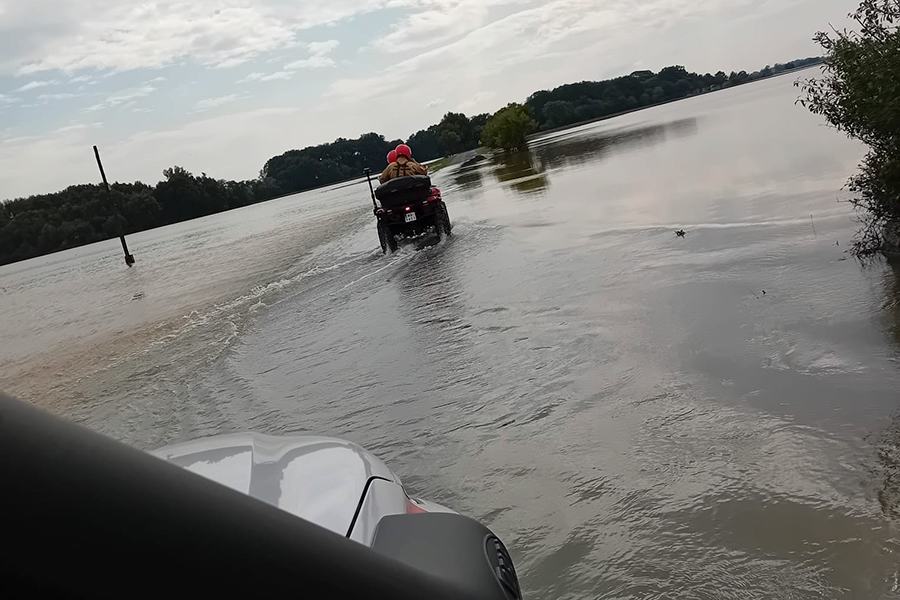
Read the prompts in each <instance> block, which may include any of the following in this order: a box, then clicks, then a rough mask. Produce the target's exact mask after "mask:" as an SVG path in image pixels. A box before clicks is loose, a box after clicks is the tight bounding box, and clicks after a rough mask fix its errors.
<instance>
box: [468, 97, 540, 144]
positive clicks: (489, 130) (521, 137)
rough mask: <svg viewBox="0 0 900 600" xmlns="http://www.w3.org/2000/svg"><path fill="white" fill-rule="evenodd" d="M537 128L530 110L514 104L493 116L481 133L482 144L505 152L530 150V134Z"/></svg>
mask: <svg viewBox="0 0 900 600" xmlns="http://www.w3.org/2000/svg"><path fill="white" fill-rule="evenodd" d="M536 128H537V123H535V122H534V119H532V118H531V113H530V112H529V110H528V109H527V108H526V107H525V106H523V105H521V104H516V103H512V104H510V105H508V106H507V107H506V108H501V109H500V110H498V111H497V112H496V113H494V116H492V117H491V118H490V119H489V120H488V122H487V125H485V126H484V131H482V132H481V143H482V144H484V145H485V146H487V147H488V148H500V149H503V150H507V151H511V150H525V149H527V148H528V140H527V139H526V138H527V137H528V134H529V133H531V132H532V131H534V130H535V129H536Z"/></svg>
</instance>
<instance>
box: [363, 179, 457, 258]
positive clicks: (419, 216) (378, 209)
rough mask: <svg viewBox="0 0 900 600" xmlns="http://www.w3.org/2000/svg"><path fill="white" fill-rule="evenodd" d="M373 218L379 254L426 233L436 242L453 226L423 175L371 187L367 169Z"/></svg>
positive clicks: (395, 248) (435, 189)
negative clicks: (379, 247)
mask: <svg viewBox="0 0 900 600" xmlns="http://www.w3.org/2000/svg"><path fill="white" fill-rule="evenodd" d="M365 174H366V180H367V181H368V182H369V191H370V192H371V194H372V204H373V205H374V206H375V209H374V213H375V218H376V219H378V241H379V243H380V244H381V251H382V252H384V253H387V251H388V250H390V251H391V252H394V251H395V250H397V246H398V243H399V240H400V239H411V238H416V237H419V236H422V235H424V234H426V233H428V232H429V231H430V232H432V233H434V235H436V236H437V238H438V240H440V239H441V238H442V237H443V236H445V235H446V236H449V235H451V233H452V231H453V225H452V224H451V223H450V215H449V214H448V213H447V205H446V204H445V203H444V200H443V198H442V197H441V191H440V190H439V189H437V188H436V187H432V185H431V178H430V177H428V176H427V175H412V176H410V177H398V178H397V179H392V180H390V181H388V182H387V183H384V184H382V185H380V186H378V188H377V189H375V188H373V187H372V177H371V172H370V171H369V169H366V170H365Z"/></svg>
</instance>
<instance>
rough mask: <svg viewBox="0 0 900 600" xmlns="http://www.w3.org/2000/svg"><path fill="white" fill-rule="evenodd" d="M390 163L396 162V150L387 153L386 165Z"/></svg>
mask: <svg viewBox="0 0 900 600" xmlns="http://www.w3.org/2000/svg"><path fill="white" fill-rule="evenodd" d="M392 162H397V151H396V150H391V151H390V152H388V164H391V163H392Z"/></svg>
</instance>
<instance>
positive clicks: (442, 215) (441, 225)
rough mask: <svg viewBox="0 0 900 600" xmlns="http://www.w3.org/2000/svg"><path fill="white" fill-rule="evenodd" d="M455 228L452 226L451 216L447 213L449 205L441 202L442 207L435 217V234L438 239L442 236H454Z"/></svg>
mask: <svg viewBox="0 0 900 600" xmlns="http://www.w3.org/2000/svg"><path fill="white" fill-rule="evenodd" d="M452 230H453V226H452V225H451V224H450V214H449V213H448V212H447V205H446V204H444V203H443V202H441V206H440V208H439V209H438V211H437V213H436V214H435V215H434V233H435V234H437V237H438V239H441V237H442V236H444V235H447V236H450V235H452V233H451V232H452Z"/></svg>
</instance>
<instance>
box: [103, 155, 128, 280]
mask: <svg viewBox="0 0 900 600" xmlns="http://www.w3.org/2000/svg"><path fill="white" fill-rule="evenodd" d="M94 156H96V157H97V166H98V167H100V176H101V177H103V186H104V187H105V188H106V197H107V199H108V200H109V204H110V206H112V208H113V210H114V211H115V212H116V223H118V225H119V241H120V242H122V251H123V252H124V253H125V264H126V265H128V266H129V267H130V266H131V265H133V264H134V256H132V255H131V253H130V252H128V244H126V243H125V230H124V229H123V227H122V215H121V213H119V207H118V206H117V205H116V203H115V202H114V201H113V199H112V192H111V191H110V189H109V182H107V181H106V172H105V171H104V170H103V163H102V162H100V151H99V150H98V149H97V146H94Z"/></svg>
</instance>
